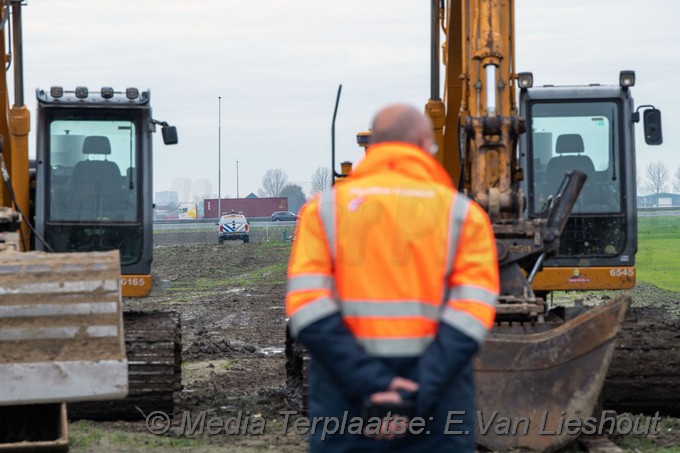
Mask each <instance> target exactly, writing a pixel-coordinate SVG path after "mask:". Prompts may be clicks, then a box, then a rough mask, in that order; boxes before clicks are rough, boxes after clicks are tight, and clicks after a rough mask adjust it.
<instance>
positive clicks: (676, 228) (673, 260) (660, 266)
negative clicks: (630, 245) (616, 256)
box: [635, 216, 680, 292]
mask: <svg viewBox="0 0 680 453" xmlns="http://www.w3.org/2000/svg"><path fill="white" fill-rule="evenodd" d="M679 256H680V216H672V217H670V216H669V217H640V218H639V219H638V252H637V255H636V257H635V264H636V268H637V280H638V281H641V282H646V283H651V284H653V285H655V286H657V287H659V288H662V289H666V290H669V291H676V292H680V279H679V278H678V275H680V259H678V257H679Z"/></svg>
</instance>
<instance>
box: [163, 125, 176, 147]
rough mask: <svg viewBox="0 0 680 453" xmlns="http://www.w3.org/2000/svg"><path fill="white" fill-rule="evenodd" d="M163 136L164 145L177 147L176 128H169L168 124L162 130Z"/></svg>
mask: <svg viewBox="0 0 680 453" xmlns="http://www.w3.org/2000/svg"><path fill="white" fill-rule="evenodd" d="M161 133H162V134H163V143H165V144H166V145H176V144H177V142H178V139H177V128H176V127H175V126H168V125H167V124H166V125H164V126H163V128H162V129H161Z"/></svg>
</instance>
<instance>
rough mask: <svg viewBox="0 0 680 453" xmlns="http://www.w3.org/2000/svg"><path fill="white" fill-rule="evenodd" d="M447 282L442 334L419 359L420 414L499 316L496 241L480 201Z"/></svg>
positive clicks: (474, 207)
mask: <svg viewBox="0 0 680 453" xmlns="http://www.w3.org/2000/svg"><path fill="white" fill-rule="evenodd" d="M447 283H448V293H447V295H446V298H445V299H446V300H445V306H444V308H443V310H442V313H441V318H440V323H439V329H438V331H437V335H436V336H435V339H434V341H433V342H432V344H430V346H429V347H428V349H427V350H426V351H425V353H424V354H423V355H422V356H421V359H420V361H419V363H418V374H417V376H418V378H417V381H418V383H419V384H420V391H419V393H418V396H417V404H418V412H419V413H420V414H424V413H426V412H428V411H429V410H431V409H432V407H433V406H434V404H435V403H436V401H437V399H438V398H439V396H440V395H441V394H442V392H443V391H444V390H445V387H446V386H447V385H448V383H449V382H450V380H451V378H452V376H453V375H454V374H455V373H457V372H458V371H459V370H460V369H461V368H462V367H463V366H465V364H467V363H468V362H469V361H470V360H471V359H472V357H473V356H474V354H475V353H476V352H477V351H478V349H479V347H480V346H481V344H482V343H483V341H484V338H485V337H486V334H487V332H488V330H489V329H491V327H492V325H493V322H494V319H495V315H496V309H495V304H496V298H497V296H498V292H499V276H498V259H497V256H496V243H495V239H494V234H493V229H492V227H491V223H490V222H489V219H488V217H487V215H486V213H485V212H484V211H483V210H482V209H481V208H480V207H479V206H478V205H477V204H475V203H470V207H469V211H468V214H467V216H466V217H465V221H464V222H463V225H462V232H461V235H460V240H459V242H458V248H457V253H456V255H455V259H454V266H453V272H452V273H451V275H450V276H449V277H448V282H447Z"/></svg>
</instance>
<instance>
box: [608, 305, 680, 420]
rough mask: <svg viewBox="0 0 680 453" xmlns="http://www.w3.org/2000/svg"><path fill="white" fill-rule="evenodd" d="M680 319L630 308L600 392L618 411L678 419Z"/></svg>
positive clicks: (679, 404) (660, 312)
mask: <svg viewBox="0 0 680 453" xmlns="http://www.w3.org/2000/svg"><path fill="white" fill-rule="evenodd" d="M679 340H680V319H678V318H677V317H674V316H672V315H671V314H669V313H668V312H667V311H666V310H664V309H661V308H650V307H646V308H632V309H631V310H630V311H629V313H628V316H627V317H626V319H625V321H624V323H623V327H622V330H621V333H620V335H619V338H618V339H617V342H616V349H615V350H614V357H613V360H612V364H611V367H610V368H609V372H608V373H607V379H606V380H605V383H604V388H603V389H602V400H603V405H604V407H605V408H607V409H613V410H616V411H618V412H630V413H634V414H635V413H643V414H647V415H654V414H655V413H656V412H657V411H658V412H659V413H660V414H661V415H666V416H672V417H678V416H680V392H678V390H677V389H678V388H680V350H678V348H677V346H676V345H677V344H678V341H679Z"/></svg>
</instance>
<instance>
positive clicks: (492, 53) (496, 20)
mask: <svg viewBox="0 0 680 453" xmlns="http://www.w3.org/2000/svg"><path fill="white" fill-rule="evenodd" d="M431 11H432V14H431V35H432V49H431V50H432V52H431V57H432V65H431V66H432V67H431V73H432V76H431V96H430V100H429V101H428V103H427V105H426V107H425V110H426V113H427V114H428V115H429V116H430V118H431V119H432V123H433V126H434V129H435V135H436V138H437V141H438V144H439V151H438V154H437V157H438V159H439V160H440V162H441V163H442V164H443V165H444V167H445V168H446V170H447V171H448V172H449V173H450V175H451V177H452V179H453V180H454V181H457V182H458V188H459V190H460V191H462V192H464V193H465V194H467V195H468V196H469V197H470V198H472V199H473V200H474V201H476V202H477V203H478V204H479V205H480V206H481V207H483V208H484V209H485V210H486V212H487V214H488V215H489V218H490V220H491V222H492V225H493V229H494V233H495V237H496V245H497V249H498V260H499V261H498V266H499V270H500V276H501V293H500V297H499V300H498V302H499V303H498V308H497V315H496V326H495V327H494V329H493V330H492V332H491V334H490V335H489V337H488V339H487V341H486V344H485V346H484V348H483V350H482V353H481V354H480V356H479V357H478V359H477V361H476V365H475V368H476V374H477V382H478V394H477V406H478V410H479V413H480V414H481V416H482V419H483V420H492V419H493V418H494V417H495V416H497V415H498V414H500V415H501V416H502V417H508V418H509V419H510V420H526V421H527V426H528V427H530V428H527V430H526V431H525V432H514V433H505V434H501V435H499V433H498V432H495V431H494V432H492V431H493V430H487V431H486V432H480V433H479V436H478V442H479V443H480V444H482V445H483V446H485V447H486V448H489V449H493V450H496V449H498V450H507V449H511V448H531V449H536V450H545V449H554V448H557V447H560V446H562V445H565V444H567V443H568V442H570V441H572V440H573V439H574V438H575V437H576V435H574V434H573V433H572V434H566V433H559V434H554V435H552V436H546V435H543V434H544V433H542V432H541V431H540V430H539V427H540V428H541V429H545V430H548V429H552V428H550V427H554V426H556V424H557V423H559V420H558V418H559V416H560V414H561V415H565V414H566V415H567V416H569V417H581V418H582V419H583V418H585V417H589V416H590V415H591V413H592V411H593V408H594V406H595V403H596V401H597V398H598V395H599V393H600V391H601V388H602V384H603V382H604V377H605V375H606V372H607V369H608V367H609V363H610V360H611V357H612V353H613V347H614V339H615V337H616V334H617V333H618V331H619V330H620V328H621V322H622V320H623V317H624V315H625V313H626V310H627V308H628V305H629V303H630V300H629V299H627V298H620V299H617V300H616V301H613V302H612V303H609V304H603V305H602V306H600V307H597V308H596V309H593V310H590V311H588V312H586V313H577V312H574V311H571V310H562V311H559V310H558V311H549V307H548V306H547V304H546V301H545V300H544V299H543V297H542V296H543V294H544V293H539V294H538V295H537V294H535V293H534V290H533V288H532V283H533V281H534V279H535V278H536V275H537V274H538V273H539V271H540V270H541V268H542V266H543V264H544V263H545V261H546V259H549V258H550V257H553V256H555V255H556V254H557V253H558V252H559V251H560V239H561V236H562V234H563V232H564V231H565V227H566V226H567V224H568V221H569V218H570V215H571V213H572V210H573V208H574V206H575V204H576V203H577V200H579V199H580V198H579V197H580V193H581V190H582V188H583V187H584V184H585V183H586V180H587V178H588V177H589V176H590V175H586V174H585V172H583V171H578V169H577V168H568V169H566V172H565V173H563V174H562V175H561V176H560V177H561V178H563V181H562V183H561V184H560V185H559V186H558V189H557V191H556V192H555V193H553V194H550V195H549V196H548V197H547V200H546V203H545V204H544V206H543V208H542V209H541V211H540V212H536V211H535V210H534V212H532V213H531V215H529V214H530V213H529V210H528V206H527V202H526V200H527V197H528V195H531V194H532V191H533V188H534V186H532V185H530V184H527V183H526V181H525V178H526V176H527V168H525V167H526V163H527V160H526V159H525V160H523V159H522V153H521V152H520V149H519V143H520V141H522V134H524V133H525V130H526V129H527V123H526V120H525V118H523V117H520V115H519V112H520V109H518V106H517V98H516V91H517V89H518V87H517V83H518V80H519V79H518V75H517V74H516V73H515V68H514V60H515V54H514V36H515V31H514V2H513V1H512V0H448V1H446V2H445V1H443V0H432V2H431ZM442 38H443V39H442ZM440 41H443V42H440ZM440 47H441V49H442V52H441V55H442V61H441V62H440V61H439V48H440ZM441 63H443V65H444V74H445V82H444V93H443V95H440V86H439V74H440V64H441ZM522 88H523V89H524V88H525V87H522ZM525 190H528V191H529V194H527V193H526V192H525ZM555 432H556V431H555Z"/></svg>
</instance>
